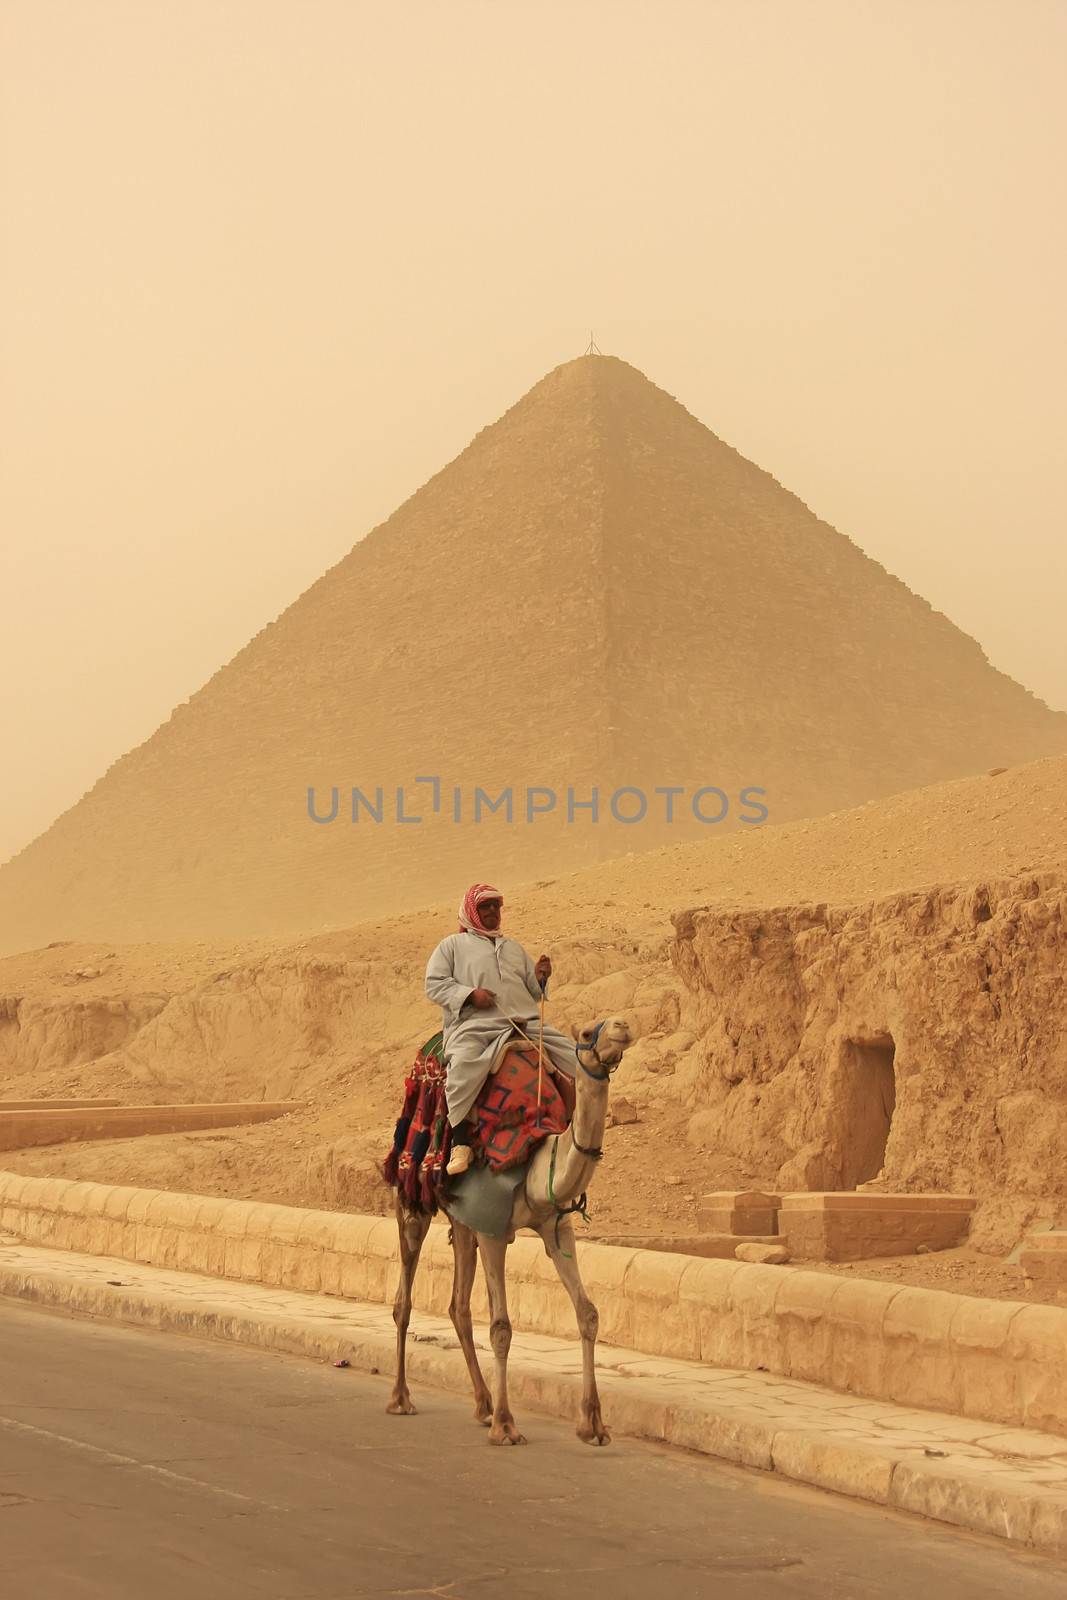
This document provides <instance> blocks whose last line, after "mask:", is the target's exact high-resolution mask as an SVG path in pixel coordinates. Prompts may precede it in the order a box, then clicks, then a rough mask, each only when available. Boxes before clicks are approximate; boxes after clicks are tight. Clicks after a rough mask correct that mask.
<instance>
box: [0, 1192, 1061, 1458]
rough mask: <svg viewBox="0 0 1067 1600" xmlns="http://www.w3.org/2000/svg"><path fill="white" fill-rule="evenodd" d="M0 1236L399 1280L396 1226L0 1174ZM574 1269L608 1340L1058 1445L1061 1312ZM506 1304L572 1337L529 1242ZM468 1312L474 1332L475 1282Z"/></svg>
mask: <svg viewBox="0 0 1067 1600" xmlns="http://www.w3.org/2000/svg"><path fill="white" fill-rule="evenodd" d="M0 1228H2V1229H4V1230H7V1231H9V1232H11V1233H14V1234H16V1235H18V1236H19V1237H20V1238H23V1239H27V1240H33V1241H35V1242H36V1243H39V1244H42V1245H49V1246H53V1247H55V1248H58V1249H68V1250H84V1251H89V1252H91V1253H94V1254H98V1255H108V1256H118V1257H120V1258H123V1259H126V1260H130V1261H141V1262H145V1263H147V1264H150V1265H154V1266H161V1267H172V1268H177V1269H179V1270H185V1271H192V1272H204V1273H208V1274H210V1275H213V1276H216V1277H226V1278H239V1279H246V1280H251V1281H253V1282H258V1283H270V1284H279V1285H281V1286H283V1287H285V1288H289V1289H303V1290H308V1291H311V1292H314V1293H318V1294H334V1295H342V1296H346V1297H349V1298H351V1299H355V1300H365V1301H371V1302H378V1303H381V1302H388V1301H390V1300H391V1299H392V1297H393V1295H394V1293H395V1291H396V1285H397V1278H398V1251H397V1235H396V1223H395V1222H394V1221H393V1219H392V1218H382V1217H365V1216H352V1215H345V1214H343V1213H339V1212H330V1211H305V1210H302V1209H300V1208H298V1207H294V1206H275V1205H266V1204H256V1203H254V1202H250V1201H244V1200H221V1199H217V1198H210V1197H206V1196H203V1195H193V1194H173V1193H167V1192H164V1191H159V1190H153V1189H133V1188H118V1187H114V1186H111V1185H105V1184H98V1183H72V1182H69V1181H68V1180H66V1179H62V1178H29V1177H24V1176H22V1175H20V1174H15V1173H8V1172H0ZM580 1264H581V1268H582V1274H583V1277H584V1279H585V1282H586V1284H587V1286H588V1289H589V1293H590V1295H591V1296H592V1298H593V1300H594V1301H595V1302H596V1304H597V1306H598V1308H599V1311H600V1332H601V1336H602V1337H603V1338H604V1339H605V1340H606V1341H607V1342H608V1343H611V1344H616V1345H622V1346H624V1347H626V1348H628V1349H633V1350H638V1351H643V1352H647V1353H648V1354H649V1355H653V1356H656V1355H662V1356H670V1357H673V1358H680V1359H683V1360H689V1361H705V1362H708V1363H709V1364H710V1365H712V1366H722V1367H735V1368H746V1369H750V1370H759V1371H765V1372H776V1373H782V1374H784V1375H786V1376H791V1377H794V1378H801V1379H804V1380H807V1381H809V1382H812V1383H820V1384H826V1385H828V1386H829V1387H831V1388H835V1389H840V1390H843V1391H847V1392H850V1393H854V1394H861V1395H870V1396H872V1397H874V1398H877V1399H884V1400H892V1401H894V1402H896V1403H898V1404H903V1405H910V1406H917V1407H932V1408H934V1409H937V1410H941V1411H950V1412H957V1413H959V1414H961V1415H963V1416H971V1417H981V1418H989V1419H992V1420H994V1421H997V1422H1006V1423H1018V1424H1021V1425H1024V1426H1028V1427H1035V1428H1041V1429H1045V1430H1047V1431H1049V1432H1052V1433H1063V1434H1067V1311H1061V1310H1059V1309H1057V1308H1055V1307H1052V1306H1029V1305H1022V1304H1019V1303H1016V1302H1013V1301H996V1300H980V1299H977V1298H973V1297H971V1296H966V1295H955V1294H944V1293H941V1292H939V1291H935V1290H929V1289H907V1288H903V1287H902V1286H901V1285H899V1284H888V1283H872V1282H870V1281H868V1280H863V1279H850V1278H839V1277H833V1276H830V1275H829V1274H822V1273H815V1272H805V1271H803V1270H802V1269H800V1268H796V1267H769V1266H750V1265H747V1264H745V1263H742V1262H739V1261H713V1260H697V1259H693V1258H691V1257H688V1256H681V1255H661V1254H658V1253H656V1252H654V1251H651V1250H634V1249H618V1248H615V1247H613V1246H611V1245H603V1244H584V1245H582V1246H581V1247H580ZM451 1292H452V1252H451V1250H450V1248H449V1245H448V1230H447V1228H445V1227H444V1226H441V1225H437V1226H434V1227H432V1228H431V1229H430V1232H429V1236H428V1238H427V1240H426V1244H425V1246H424V1248H423V1256H422V1261H421V1263H420V1268H419V1272H418V1275H417V1277H416V1280H415V1293H414V1305H415V1308H416V1311H419V1310H422V1311H426V1312H431V1313H433V1314H435V1315H438V1316H442V1315H445V1314H447V1311H448V1302H449V1298H450V1296H451ZM508 1302H509V1309H510V1311H511V1315H512V1318H513V1320H514V1322H515V1325H516V1327H517V1328H518V1329H520V1330H523V1329H525V1330H528V1331H530V1332H534V1333H545V1334H550V1335H553V1336H556V1337H563V1338H575V1337H576V1328H575V1321H574V1310H573V1307H572V1306H571V1303H570V1299H569V1297H568V1296H567V1294H566V1293H565V1291H564V1289H563V1287H562V1285H561V1284H560V1282H559V1280H558V1278H557V1276H556V1273H555V1270H554V1268H553V1266H552V1264H551V1262H550V1261H549V1260H548V1258H547V1257H546V1255H545V1252H544V1248H543V1246H542V1244H541V1241H540V1240H539V1239H537V1238H534V1237H533V1236H529V1235H527V1236H520V1237H519V1238H518V1239H517V1240H516V1241H515V1243H514V1245H513V1246H512V1248H511V1250H510V1251H509V1252H508ZM473 1309H474V1314H475V1316H476V1317H477V1318H478V1319H479V1320H480V1321H483V1322H484V1321H487V1320H488V1310H487V1306H486V1300H485V1288H484V1284H483V1282H482V1277H481V1274H479V1276H478V1282H477V1285H476V1289H475V1294H474V1299H473ZM415 1331H416V1332H417V1323H416V1330H415Z"/></svg>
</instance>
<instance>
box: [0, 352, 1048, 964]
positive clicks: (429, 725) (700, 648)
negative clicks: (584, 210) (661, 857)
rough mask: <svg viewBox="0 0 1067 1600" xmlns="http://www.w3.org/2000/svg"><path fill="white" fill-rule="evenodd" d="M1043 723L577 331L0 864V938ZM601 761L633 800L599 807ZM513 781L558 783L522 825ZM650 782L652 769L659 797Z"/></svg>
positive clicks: (279, 930)
mask: <svg viewBox="0 0 1067 1600" xmlns="http://www.w3.org/2000/svg"><path fill="white" fill-rule="evenodd" d="M399 424H400V425H402V419H399ZM664 685H669V693H667V694H665V693H664ZM1064 749H1067V717H1064V716H1062V715H1059V714H1053V713H1052V712H1050V711H1049V710H1048V709H1047V708H1046V707H1045V706H1044V705H1043V704H1041V703H1040V702H1039V701H1038V700H1036V699H1035V698H1034V697H1033V696H1032V695H1030V694H1028V693H1027V692H1026V691H1025V690H1023V689H1021V688H1020V687H1019V686H1018V685H1017V684H1015V683H1013V682H1012V681H1011V680H1010V679H1008V678H1006V677H1004V676H1003V675H1002V674H1001V673H998V672H996V671H994V670H993V669H992V668H991V667H990V666H989V664H988V662H987V661H986V660H985V657H984V656H983V654H982V651H981V650H980V648H979V647H978V645H977V644H975V642H974V641H973V640H971V639H969V638H967V637H966V635H964V634H963V633H961V632H960V630H959V629H958V628H956V627H954V626H953V625H952V624H951V623H950V622H949V621H948V620H947V619H946V618H945V617H943V616H941V615H939V614H938V613H937V612H935V611H933V610H932V609H931V608H930V607H929V606H928V605H927V604H926V602H925V601H923V600H921V599H920V598H919V597H918V596H916V595H915V594H913V593H912V592H911V591H910V590H909V589H907V588H906V586H905V585H904V584H903V583H901V582H899V581H898V580H897V579H896V578H894V577H892V576H890V574H888V573H887V572H886V571H885V570H884V569H883V568H882V567H881V566H879V565H878V564H877V563H876V562H874V561H871V560H870V559H868V558H867V557H866V556H865V555H864V554H863V553H862V551H861V550H859V549H858V548H857V546H856V545H854V544H853V543H851V541H850V540H848V539H847V538H845V537H843V536H842V535H841V534H839V533H837V532H835V531H834V529H833V528H831V527H829V526H828V525H827V524H826V523H824V522H821V521H820V520H819V519H818V517H816V516H814V515H813V514H812V513H811V512H810V511H809V510H808V509H807V508H806V507H805V506H804V505H802V504H801V502H800V501H799V500H797V499H796V497H795V496H793V495H792V494H790V493H788V492H787V491H786V490H785V489H783V488H782V487H781V485H780V484H778V483H777V482H776V481H775V480H774V479H773V478H772V477H771V476H769V474H767V473H766V472H764V471H762V470H761V469H760V468H758V467H756V466H754V465H753V464H752V463H751V462H749V461H746V460H744V459H743V457H741V456H739V455H738V454H737V453H736V452H735V451H734V450H732V449H730V448H729V446H727V445H725V444H723V443H722V442H721V441H720V440H719V439H717V438H716V437H715V435H714V434H712V433H711V432H710V431H709V430H708V429H707V428H706V427H704V426H703V425H702V424H701V423H700V422H698V421H697V420H696V418H694V417H693V416H691V415H690V414H689V412H687V411H686V410H685V409H684V407H683V406H681V405H680V404H679V403H678V402H677V401H676V400H674V399H673V398H672V397H671V396H669V395H667V394H665V393H664V392H663V391H662V390H660V389H658V388H656V386H655V385H654V384H652V383H650V382H649V381H648V380H647V379H646V378H645V377H643V376H642V374H641V373H639V372H637V371H636V370H635V369H634V368H633V367H630V366H628V365H627V364H626V363H625V362H622V361H619V360H616V359H615V358H613V357H606V356H605V357H602V356H588V357H583V358H581V359H580V360H578V361H572V362H569V363H567V364H565V365H564V366H561V367H559V368H557V369H556V370H555V371H553V372H551V373H549V374H548V375H547V377H545V378H544V379H542V380H541V382H539V383H538V384H536V385H535V386H534V388H533V389H531V390H530V392H529V393H528V394H527V395H525V396H524V397H523V398H522V399H521V400H520V401H519V402H518V403H517V404H516V405H515V406H513V407H512V408H511V409H510V410H509V411H508V412H507V413H506V414H505V415H504V416H503V417H502V418H501V419H500V420H499V421H498V422H496V423H494V424H493V425H492V426H491V427H489V428H486V429H484V430H483V431H482V432H481V433H480V434H478V436H477V437H476V438H475V439H474V440H473V441H472V443H471V444H470V445H469V447H468V448H467V449H466V450H465V451H464V452H463V453H462V454H461V455H460V456H459V457H458V458H457V459H456V460H455V461H453V462H452V463H451V464H450V465H449V466H447V467H446V468H445V469H444V470H443V471H441V472H439V473H438V474H437V475H436V476H435V477H433V478H432V479H431V480H430V481H429V482H428V483H427V484H425V485H424V486H423V487H422V488H421V489H420V490H419V491H418V492H417V493H416V494H414V495H413V496H412V498H411V499H410V500H408V501H406V502H405V503H404V504H403V505H402V506H401V507H400V508H399V509H398V510H397V511H396V512H395V513H394V515H393V516H392V517H390V518H389V520H388V521H387V522H385V523H384V524H382V525H381V526H380V527H378V528H376V529H374V530H373V531H372V532H371V533H370V534H369V535H368V536H367V537H366V538H365V539H363V540H362V541H361V542H360V543H359V544H357V545H356V546H355V547H354V548H353V550H352V551H351V552H350V554H349V555H347V556H346V557H345V558H344V560H342V561H341V562H340V563H338V565H337V566H336V567H334V568H333V569H332V570H330V571H329V572H327V573H326V574H325V575H324V576H323V577H322V578H321V579H320V580H319V581H318V582H317V583H316V584H314V585H313V586H312V587H311V588H310V589H309V590H308V591H307V593H306V594H304V595H303V596H301V598H300V599H299V600H298V601H297V602H296V603H295V604H294V605H292V606H291V607H290V608H289V609H288V610H287V611H286V612H285V613H284V614H283V615H282V616H281V617H280V618H278V620H277V621H276V622H274V623H272V624H271V625H270V626H269V627H267V628H265V629H264V630H263V631H262V632H261V633H260V634H258V635H257V636H256V637H255V638H254V639H253V640H252V641H251V642H250V643H249V644H248V645H247V646H246V647H245V649H244V650H242V651H241V653H240V654H239V655H238V656H237V657H236V658H235V659H234V660H233V661H232V662H231V663H230V664H229V665H228V666H226V667H224V668H223V669H222V670H221V671H220V672H218V673H217V674H216V675H215V676H214V677H213V678H212V679H211V681H210V682H209V683H208V684H207V685H206V686H205V687H204V688H203V689H201V690H200V691H199V692H198V693H197V694H195V695H193V696H192V698H191V699H190V700H189V701H188V702H186V703H185V704H183V705H181V706H179V707H177V708H176V710H175V711H174V713H173V714H172V716H171V717H170V719H169V720H168V721H167V722H166V723H165V724H164V725H163V726H162V727H161V728H160V729H159V730H158V731H157V732H156V733H155V734H154V735H153V736H152V738H151V739H149V740H148V741H147V742H146V743H145V744H144V745H142V746H141V747H140V748H139V749H137V750H134V751H132V752H131V753H130V754H128V755H126V756H124V757H123V758H122V759H121V760H120V761H118V762H116V763H115V765H114V766H113V767H112V768H111V769H110V770H109V771H108V772H107V773H106V774H105V775H104V776H103V777H102V778H101V780H100V781H99V782H98V783H97V785H96V786H95V787H94V788H93V789H92V790H91V792H90V793H89V794H88V795H86V796H85V797H84V799H82V800H81V801H80V802H79V804H78V805H76V806H75V807H73V808H72V810H70V811H69V812H67V813H66V814H65V815H64V816H62V817H61V818H60V819H59V820H58V821H57V822H56V823H55V824H54V825H53V826H52V827H51V828H49V829H48V831H47V832H46V833H45V834H43V835H42V836H41V837H40V838H39V839H38V840H36V841H35V842H34V843H33V844H31V845H30V846H28V847H27V849H25V850H24V851H23V852H22V853H21V854H20V855H19V856H17V857H16V858H15V859H14V860H13V861H12V862H10V863H9V864H8V865H7V866H5V867H3V868H2V869H0V949H6V950H12V949H27V948H29V947H31V946H34V945H39V944H46V943H48V942H50V941H52V940H55V939H71V938H79V939H81V938H88V939H95V938H106V939H122V940H124V941H131V940H132V941H138V940H145V939H160V938H167V937H177V938H201V937H205V936H219V937H238V936H242V937H243V936H248V935H256V936H268V935H269V936H275V935H294V934H296V933H305V932H309V931H317V930H321V929H322V928H324V927H338V926H343V925H347V924H350V923H352V922H354V921H356V920H358V919H361V918H365V917H368V916H370V915H380V914H383V913H385V912H387V911H388V912H392V911H395V910H398V909H401V908H407V907H412V906H417V905H426V904H428V903H430V902H431V901H434V900H436V899H437V898H438V897H441V896H447V897H448V898H450V899H451V898H453V897H454V896H456V894H457V892H458V889H457V886H458V887H460V888H461V887H462V886H463V885H464V884H465V883H466V882H469V881H471V880H474V879H486V878H488V879H490V880H494V881H495V880H499V879H503V878H505V877H510V878H511V879H515V878H521V879H530V878H534V877H543V876H545V875H547V874H551V873H555V872H558V871H560V870H561V869H565V868H573V867H576V866H579V865H584V864H586V863H589V862H591V861H595V860H602V859H605V858H607V857H610V856H614V855H618V854H620V853H623V852H625V851H628V850H637V849H647V848H648V847H650V846H651V845H654V844H656V843H662V842H664V841H665V840H668V839H669V840H671V841H675V840H679V839H682V838H684V837H685V836H686V835H687V834H690V835H694V834H702V835H704V836H706V835H707V833H708V831H709V827H714V826H717V824H701V823H699V822H697V821H696V820H695V818H694V817H693V816H692V814H691V801H692V795H693V792H694V791H695V790H696V789H697V788H698V787H700V786H704V785H714V786H718V787H719V788H720V789H721V790H722V791H723V793H724V795H725V797H726V800H727V805H728V810H727V811H726V813H725V816H724V822H723V825H724V826H726V825H730V824H731V823H732V822H733V821H734V820H735V819H736V818H737V817H738V816H739V815H740V814H741V812H742V809H744V811H745V814H746V815H749V816H752V815H757V814H758V813H757V812H755V811H754V809H752V808H742V807H741V804H740V793H741V791H742V789H744V788H745V787H746V786H752V787H755V788H760V789H765V790H766V791H767V793H766V797H765V803H766V805H767V806H768V808H769V812H770V815H771V817H772V818H773V819H774V820H776V821H778V820H782V819H784V818H789V817H797V816H804V815H809V816H810V815H813V814H817V813H819V812H825V811H827V810H830V809H833V808H835V807H843V806H848V805H855V804H857V803H859V802H861V801H864V800H867V799H870V798H872V797H874V796H879V795H885V794H888V793H891V792H894V791H898V790H901V789H904V788H906V787H908V786H911V785H915V784H925V783H930V782H933V781H935V780H937V779H941V778H947V777H951V776H953V775H957V774H963V773H969V772H977V771H979V770H980V769H983V768H988V767H990V766H992V765H994V764H996V765H1004V764H1007V763H1012V762H1019V761H1026V760H1030V759H1033V758H1035V757H1038V756H1040V755H1042V754H1045V753H1051V752H1056V751H1061V750H1064ZM420 777H437V778H439V779H440V781H441V789H440V793H439V795H438V810H437V811H436V812H435V811H434V810H433V791H432V789H431V787H430V786H428V785H427V784H419V783H417V781H416V780H417V779H419V778H420ZM619 785H632V786H636V787H638V788H640V789H641V790H643V791H644V793H645V795H646V797H647V799H648V802H649V810H648V814H647V818H646V820H645V821H644V822H640V823H637V824H634V825H627V824H624V823H621V822H617V821H614V820H613V819H612V817H611V815H610V812H609V808H608V802H609V798H610V796H611V794H612V793H613V792H614V790H615V788H616V787H617V786H619ZM309 786H310V787H313V788H314V790H315V795H316V807H315V809H316V812H317V814H318V815H319V816H321V817H329V816H330V815H331V813H332V792H333V790H334V788H336V789H337V792H338V793H337V816H336V820H334V821H332V822H320V823H316V822H313V821H311V820H310V819H309V816H308V809H307V791H308V788H309ZM456 786H459V787H460V790H461V818H462V821H461V823H460V824H459V825H457V824H456V823H455V822H454V821H453V814H454V813H453V809H452V808H453V799H454V796H453V789H454V788H455V787H456ZM533 786H544V787H545V788H549V789H552V790H554V791H555V793H556V794H557V796H558V801H557V805H556V809H555V811H554V813H552V814H548V815H543V816H538V817H536V818H535V820H534V821H533V822H532V823H527V822H526V821H525V820H524V812H523V806H524V803H525V800H526V797H527V791H528V790H529V788H530V787H533ZM593 786H597V787H598V788H599V790H600V805H601V815H600V820H599V821H598V822H596V823H593V822H592V821H591V820H589V818H590V813H588V812H578V813H575V820H574V821H573V823H569V822H568V818H567V815H566V792H567V789H568V787H572V788H573V789H574V791H575V798H576V799H587V798H589V796H590V794H591V790H592V788H593ZM659 786H678V787H680V788H682V789H683V790H684V791H685V793H684V795H683V796H682V797H681V798H678V797H675V799H674V802H673V803H674V805H675V806H676V820H675V821H674V822H672V823H670V824H668V823H667V822H666V820H665V818H666V808H667V804H668V799H667V797H666V796H655V795H654V794H653V791H654V790H655V789H656V788H657V787H659ZM353 787H355V788H358V789H360V790H362V791H363V793H364V794H365V795H367V796H368V797H370V799H371V800H372V802H373V803H375V804H376V805H377V790H378V789H379V788H380V789H381V790H382V797H381V811H380V814H381V815H382V819H383V820H382V821H381V822H380V823H376V822H374V821H372V820H371V818H370V815H369V813H368V811H367V810H366V809H365V808H364V807H361V806H360V805H359V804H358V802H357V815H358V816H359V821H358V822H356V823H353V822H352V821H351V820H350V817H351V790H352V788H353ZM475 787H479V788H482V789H484V790H485V791H486V793H487V794H488V795H489V796H490V797H491V798H494V799H495V798H496V797H498V796H499V794H500V792H501V791H502V790H507V789H509V788H510V789H512V790H513V794H514V805H515V807H516V808H517V811H518V815H517V817H516V818H515V820H513V821H512V822H511V823H509V822H508V821H507V818H506V815H505V813H504V812H503V811H500V812H498V813H496V814H493V815H484V816H483V820H482V821H481V822H480V823H477V824H476V823H474V822H472V821H471V820H470V819H471V808H472V806H473V804H474V789H475ZM398 790H400V791H402V794H403V803H404V814H405V815H406V816H407V817H413V816H417V817H421V818H422V820H421V821H420V822H418V823H415V824H410V825H408V824H404V823H401V822H399V821H398V820H397V805H396V796H397V791H398ZM538 803H541V802H538ZM544 803H547V802H544ZM701 810H702V814H703V815H704V816H706V817H712V816H716V815H719V814H720V812H722V801H721V800H719V799H718V798H717V797H716V796H714V795H709V796H707V797H706V798H705V800H704V801H703V803H702V806H701ZM638 811H639V801H635V800H634V799H633V797H630V798H629V799H628V800H627V801H626V802H625V803H624V807H623V814H625V815H630V816H633V815H636V814H637V813H638ZM741 831H742V832H744V831H745V830H744V829H743V828H742V830H741Z"/></svg>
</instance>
